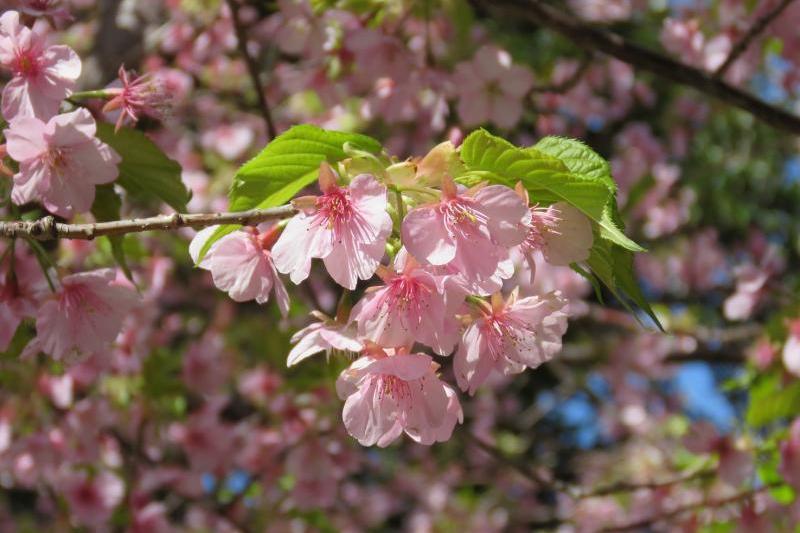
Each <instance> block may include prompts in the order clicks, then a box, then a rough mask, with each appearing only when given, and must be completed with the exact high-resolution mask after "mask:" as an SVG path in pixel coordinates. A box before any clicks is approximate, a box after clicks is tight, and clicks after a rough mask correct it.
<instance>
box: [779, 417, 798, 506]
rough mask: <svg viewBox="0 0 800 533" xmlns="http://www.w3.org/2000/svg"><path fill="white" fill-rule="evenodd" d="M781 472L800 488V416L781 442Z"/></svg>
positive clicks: (789, 481) (794, 485)
mask: <svg viewBox="0 0 800 533" xmlns="http://www.w3.org/2000/svg"><path fill="white" fill-rule="evenodd" d="M780 451H781V464H780V466H779V469H778V470H779V472H780V473H781V475H782V476H783V477H784V479H785V480H786V482H787V483H789V484H790V485H791V486H792V487H794V488H795V489H797V490H800V418H797V419H795V421H794V422H792V425H791V427H790V428H789V436H788V437H787V438H786V440H785V441H783V442H782V443H781V446H780Z"/></svg>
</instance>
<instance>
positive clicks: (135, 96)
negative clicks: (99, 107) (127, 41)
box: [103, 66, 170, 131]
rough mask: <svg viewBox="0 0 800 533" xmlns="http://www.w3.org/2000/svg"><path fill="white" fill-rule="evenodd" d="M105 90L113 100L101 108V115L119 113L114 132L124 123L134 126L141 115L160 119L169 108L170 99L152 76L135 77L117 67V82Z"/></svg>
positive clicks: (123, 68)
mask: <svg viewBox="0 0 800 533" xmlns="http://www.w3.org/2000/svg"><path fill="white" fill-rule="evenodd" d="M115 85H121V87H119V86H111V87H109V88H108V89H106V93H108V94H112V95H113V98H111V100H109V101H108V102H107V103H106V105H105V106H103V113H109V112H112V111H119V112H120V113H119V118H117V122H116V126H115V130H116V131H118V130H119V129H120V128H121V127H122V125H123V124H124V123H125V122H129V123H130V124H136V123H137V122H138V121H139V118H140V117H141V115H143V114H144V115H148V116H150V117H152V118H161V117H162V116H163V115H164V113H165V112H166V110H167V108H168V107H169V102H170V97H169V95H168V94H167V92H166V91H165V89H164V87H163V86H162V85H161V83H159V80H157V79H155V78H154V77H153V76H152V75H148V74H145V75H144V76H135V75H134V74H132V73H129V72H128V71H126V70H125V67H122V66H121V67H119V80H117V82H115Z"/></svg>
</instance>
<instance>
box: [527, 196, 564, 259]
mask: <svg viewBox="0 0 800 533" xmlns="http://www.w3.org/2000/svg"><path fill="white" fill-rule="evenodd" d="M530 213H531V219H530V221H529V222H526V223H525V227H526V230H527V233H526V234H525V240H524V241H522V247H523V249H524V250H525V251H526V252H532V251H534V250H541V249H542V248H544V246H545V237H546V235H547V234H557V233H558V231H557V230H556V227H557V226H558V222H559V220H560V219H559V217H558V214H557V212H553V210H552V209H549V208H546V207H539V206H533V207H531V208H530Z"/></svg>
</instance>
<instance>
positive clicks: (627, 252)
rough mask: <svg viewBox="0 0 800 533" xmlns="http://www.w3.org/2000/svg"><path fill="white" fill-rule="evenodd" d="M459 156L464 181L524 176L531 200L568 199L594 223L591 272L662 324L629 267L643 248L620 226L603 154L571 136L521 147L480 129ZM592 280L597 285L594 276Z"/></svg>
mask: <svg viewBox="0 0 800 533" xmlns="http://www.w3.org/2000/svg"><path fill="white" fill-rule="evenodd" d="M461 158H462V160H463V161H464V163H465V164H466V165H467V168H468V170H469V173H468V175H467V176H466V178H465V180H466V181H470V180H471V181H475V179H476V175H477V176H480V177H483V178H484V179H490V180H491V181H495V182H500V183H504V184H506V185H508V186H512V187H513V186H514V184H515V183H516V182H517V181H522V183H523V184H524V185H525V186H526V188H527V189H528V191H529V193H530V194H531V197H532V198H533V199H534V200H535V201H540V202H544V203H548V202H555V201H567V202H569V203H571V204H572V205H574V206H576V207H578V208H579V209H580V210H581V211H583V212H584V213H585V214H586V215H587V216H589V218H591V219H592V220H593V221H594V222H595V223H596V226H595V228H596V229H595V239H594V244H593V246H592V250H591V255H590V257H589V259H588V261H587V264H588V265H589V267H590V268H591V269H592V271H593V273H594V275H595V276H596V278H597V279H599V280H600V281H601V282H602V283H603V284H604V285H606V287H608V289H609V290H610V291H611V293H612V294H614V296H615V297H616V298H617V299H618V300H619V301H620V302H621V303H622V304H623V305H624V306H625V307H626V308H627V309H628V310H630V311H632V309H631V304H633V305H636V306H638V307H640V308H641V309H642V310H644V311H645V312H646V313H647V315H648V316H649V317H650V318H651V319H652V320H653V322H655V324H656V325H657V326H658V327H659V328H661V324H660V322H659V320H658V318H657V317H656V315H655V313H654V312H653V310H652V309H651V308H650V305H649V304H648V302H647V300H646V299H645V297H644V294H642V291H641V288H640V287H639V285H638V282H637V280H636V276H635V274H634V270H633V255H632V252H639V251H643V250H644V248H642V247H641V246H639V245H638V244H636V243H635V242H633V241H632V240H631V239H629V238H628V237H627V236H626V235H625V233H624V232H623V229H624V225H623V224H622V221H621V219H620V216H619V212H618V210H617V202H616V198H615V194H616V190H617V186H616V184H615V183H614V180H613V178H612V177H611V168H610V166H609V164H608V162H607V161H606V160H605V159H603V158H602V157H601V156H600V155H598V154H597V153H596V152H595V151H593V150H592V149H590V148H589V147H588V146H586V145H585V144H583V143H582V142H580V141H577V140H574V139H566V138H563V137H545V138H543V139H542V140H540V141H539V142H538V143H537V144H536V145H535V146H533V147H530V148H524V149H522V148H516V147H515V146H513V145H512V144H511V143H509V142H507V141H505V140H503V139H501V138H499V137H495V136H493V135H491V134H489V133H487V132H486V131H484V130H478V131H475V132H473V133H471V134H470V135H469V136H468V137H467V138H466V139H465V140H464V143H463V144H462V147H461ZM581 270H582V269H581ZM581 270H578V272H579V273H580V272H581ZM593 285H594V286H595V289H597V282H596V280H594V281H593Z"/></svg>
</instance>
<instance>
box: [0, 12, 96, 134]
mask: <svg viewBox="0 0 800 533" xmlns="http://www.w3.org/2000/svg"><path fill="white" fill-rule="evenodd" d="M46 27H47V24H46V23H44V22H43V21H42V23H37V24H36V25H34V27H33V28H27V27H25V26H23V25H21V24H20V21H19V13H18V12H16V11H7V12H5V13H4V14H3V16H2V18H0V64H2V65H3V66H4V67H6V68H7V69H9V70H11V72H12V74H13V76H14V77H13V78H12V79H11V81H10V82H8V83H7V84H6V86H5V89H3V103H2V109H3V116H4V117H5V119H6V120H7V121H12V120H14V119H15V118H18V117H37V118H39V119H41V120H48V119H50V118H51V117H52V116H53V115H55V114H56V113H58V108H59V105H60V104H61V101H62V100H63V99H64V98H66V97H68V96H69V95H70V94H71V93H72V90H73V89H74V87H75V81H76V80H77V79H78V77H79V76H80V75H81V60H80V58H79V57H78V55H77V54H76V53H75V52H74V51H73V50H72V49H71V48H70V47H68V46H65V45H53V46H48V45H47V42H46V40H47V30H46Z"/></svg>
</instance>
